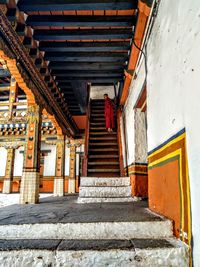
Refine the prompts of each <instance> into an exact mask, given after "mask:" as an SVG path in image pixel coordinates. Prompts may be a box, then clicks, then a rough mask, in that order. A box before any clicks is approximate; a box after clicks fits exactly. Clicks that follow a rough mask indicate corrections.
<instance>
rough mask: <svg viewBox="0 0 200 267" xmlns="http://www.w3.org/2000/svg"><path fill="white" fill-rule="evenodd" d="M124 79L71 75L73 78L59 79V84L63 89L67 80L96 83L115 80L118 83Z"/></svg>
mask: <svg viewBox="0 0 200 267" xmlns="http://www.w3.org/2000/svg"><path fill="white" fill-rule="evenodd" d="M121 80H123V78H116V77H114V78H109V77H108V78H107V77H85V78H84V77H71V78H65V80H63V81H59V86H60V87H61V89H62V85H63V84H65V83H66V82H74V81H86V82H96V83H101V82H104V83H105V82H113V83H116V82H118V81H121Z"/></svg>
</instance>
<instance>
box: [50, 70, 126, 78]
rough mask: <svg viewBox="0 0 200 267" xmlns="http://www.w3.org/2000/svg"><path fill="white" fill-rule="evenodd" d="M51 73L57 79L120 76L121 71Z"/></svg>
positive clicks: (121, 74)
mask: <svg viewBox="0 0 200 267" xmlns="http://www.w3.org/2000/svg"><path fill="white" fill-rule="evenodd" d="M51 75H52V76H56V78H58V80H59V78H61V79H62V78H63V77H121V76H123V71H114V72H113V71H103V70H102V71H64V72H61V71H52V72H51Z"/></svg>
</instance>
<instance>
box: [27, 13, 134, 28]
mask: <svg viewBox="0 0 200 267" xmlns="http://www.w3.org/2000/svg"><path fill="white" fill-rule="evenodd" d="M135 24H136V17H135V16H82V15H81V16H69V15H53V16H52V15H42V16H40V15H34V16H31V15H29V16H28V18H27V20H26V25H28V26H31V27H34V26H48V27H52V26H53V27H55V26H56V27H132V26H134V25H135Z"/></svg>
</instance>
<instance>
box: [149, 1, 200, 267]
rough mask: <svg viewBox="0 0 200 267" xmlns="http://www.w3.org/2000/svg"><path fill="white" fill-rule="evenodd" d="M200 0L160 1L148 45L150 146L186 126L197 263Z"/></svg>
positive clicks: (196, 261)
mask: <svg viewBox="0 0 200 267" xmlns="http://www.w3.org/2000/svg"><path fill="white" fill-rule="evenodd" d="M199 45H200V1H199V0H177V1H173V4H172V1H170V0H165V1H161V3H160V7H159V13H158V16H157V18H156V21H155V24H154V28H153V31H152V35H151V37H150V41H149V45H148V82H147V89H148V98H147V100H148V103H147V107H148V146H149V150H151V149H153V148H155V147H156V146H158V145H159V144H161V143H162V142H164V141H165V140H166V139H168V138H169V137H171V136H172V135H173V134H175V133H177V132H178V131H179V130H180V129H182V128H183V127H185V128H186V135H187V150H188V160H189V176H190V187H191V204H192V232H193V241H194V251H193V253H194V266H196V267H198V266H200V215H199V203H200V179H199V177H200V138H199V137H200V122H199V115H200V88H199V84H200V63H199V60H200V49H199Z"/></svg>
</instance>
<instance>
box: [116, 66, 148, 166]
mask: <svg viewBox="0 0 200 267" xmlns="http://www.w3.org/2000/svg"><path fill="white" fill-rule="evenodd" d="M136 73H137V78H136V79H133V80H132V82H131V86H130V89H129V95H128V98H127V101H126V104H125V107H124V117H125V122H126V123H125V124H126V129H125V133H126V142H127V144H128V145H127V163H126V160H125V156H124V164H125V166H126V165H130V164H132V163H133V162H135V160H136V155H135V127H134V125H135V111H134V106H135V104H136V102H137V100H138V98H139V96H140V93H141V91H142V89H143V85H144V81H145V68H144V61H142V62H141V64H139V66H138V68H137V70H136ZM123 131H124V130H123V125H122V122H121V132H122V133H123ZM122 146H123V152H124V153H123V155H125V141H124V137H123V136H122Z"/></svg>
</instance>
